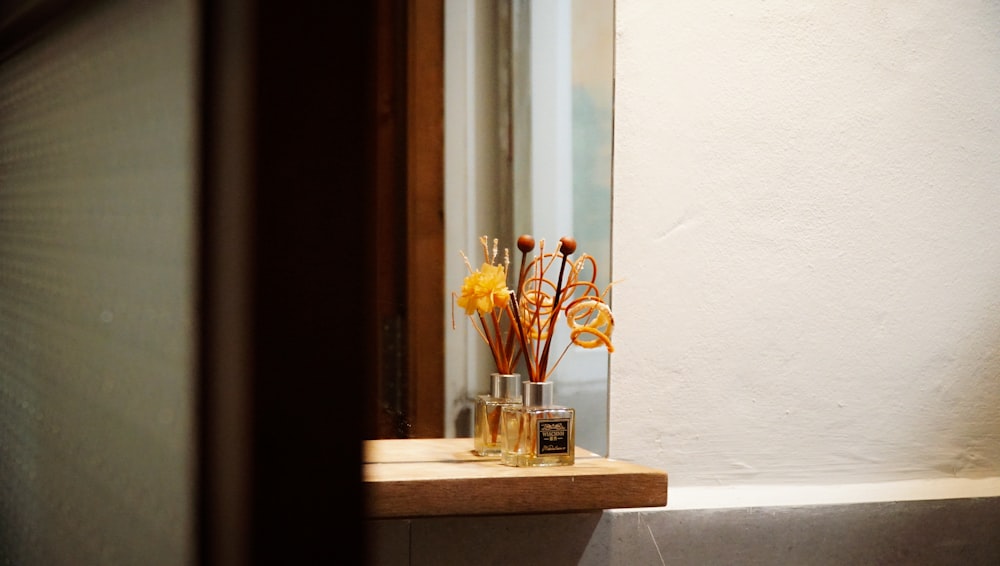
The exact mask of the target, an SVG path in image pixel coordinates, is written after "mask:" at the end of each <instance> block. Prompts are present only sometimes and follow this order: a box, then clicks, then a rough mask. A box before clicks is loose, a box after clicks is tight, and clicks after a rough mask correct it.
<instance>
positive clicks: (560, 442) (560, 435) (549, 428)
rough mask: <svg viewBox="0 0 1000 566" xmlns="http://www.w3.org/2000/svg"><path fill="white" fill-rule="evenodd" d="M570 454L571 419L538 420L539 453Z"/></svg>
mask: <svg viewBox="0 0 1000 566" xmlns="http://www.w3.org/2000/svg"><path fill="white" fill-rule="evenodd" d="M543 454H569V419H539V420H538V455H539V456H541V455H543Z"/></svg>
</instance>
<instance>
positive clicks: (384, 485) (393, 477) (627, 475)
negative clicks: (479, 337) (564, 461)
mask: <svg viewBox="0 0 1000 566" xmlns="http://www.w3.org/2000/svg"><path fill="white" fill-rule="evenodd" d="M364 449H365V453H364V472H363V473H364V483H365V489H366V495H365V497H366V503H367V515H368V517H369V518H392V517H433V516H446V515H503V514H512V513H557V512H574V511H591V510H601V509H620V508H633V507H663V506H665V505H666V504H667V474H666V472H663V471H660V470H655V469H652V468H647V467H645V466H640V465H638V464H633V463H629V462H621V461H617V460H609V459H607V458H603V457H601V456H599V455H597V454H594V453H593V452H589V451H587V450H583V449H581V448H577V450H576V463H575V464H574V465H572V466H555V467H547V468H514V467H510V466H504V465H502V464H500V461H499V460H498V459H497V458H482V457H479V456H477V455H476V454H475V453H474V452H473V451H472V439H471V438H421V439H400V440H368V441H365V447H364Z"/></svg>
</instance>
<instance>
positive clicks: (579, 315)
mask: <svg viewBox="0 0 1000 566" xmlns="http://www.w3.org/2000/svg"><path fill="white" fill-rule="evenodd" d="M594 313H596V314H597V316H596V317H594V318H593V319H591V317H593V316H594ZM580 321H583V322H582V323H581V322H580ZM566 323H567V324H568V325H569V327H570V329H571V330H570V335H569V337H570V340H572V341H573V343H574V344H576V345H577V346H580V347H582V348H597V347H598V346H604V347H605V348H607V349H608V352H614V351H615V348H614V346H613V345H612V344H611V331H612V330H614V327H615V319H614V316H612V314H611V308H609V307H608V305H607V304H606V303H604V302H603V301H600V300H597V299H583V300H580V301H578V302H576V303H575V304H572V305H570V306H568V307H567V308H566ZM585 334H586V335H591V336H594V339H593V340H582V339H581V338H580V336H581V335H585Z"/></svg>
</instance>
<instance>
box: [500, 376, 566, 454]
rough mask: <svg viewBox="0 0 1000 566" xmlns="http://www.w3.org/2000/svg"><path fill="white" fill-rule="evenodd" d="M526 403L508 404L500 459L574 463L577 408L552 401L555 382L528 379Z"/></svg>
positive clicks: (504, 417)
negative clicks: (553, 383)
mask: <svg viewBox="0 0 1000 566" xmlns="http://www.w3.org/2000/svg"><path fill="white" fill-rule="evenodd" d="M523 394H524V403H523V404H522V405H519V406H509V407H504V409H503V411H502V416H501V420H502V426H503V431H502V432H501V434H500V441H501V453H500V462H501V463H502V464H505V465H507V466H519V467H534V466H571V465H573V462H574V455H575V451H576V411H575V410H574V409H572V408H569V407H563V406H561V405H555V404H553V402H552V382H548V381H540V382H535V381H525V382H524V390H523Z"/></svg>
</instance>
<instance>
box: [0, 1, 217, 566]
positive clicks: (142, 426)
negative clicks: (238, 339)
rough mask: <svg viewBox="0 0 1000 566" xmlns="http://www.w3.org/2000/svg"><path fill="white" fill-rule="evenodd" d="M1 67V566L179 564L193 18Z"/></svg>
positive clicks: (110, 6)
mask: <svg viewBox="0 0 1000 566" xmlns="http://www.w3.org/2000/svg"><path fill="white" fill-rule="evenodd" d="M93 4H94V5H95V6H94V7H93V8H92V9H89V10H87V11H85V12H84V13H81V14H79V15H78V17H74V18H73V19H72V20H71V21H66V22H63V23H61V24H60V25H59V27H57V28H52V29H51V30H49V31H50V33H49V35H48V36H47V37H46V38H45V39H43V40H41V41H40V42H37V43H35V44H33V45H32V46H30V47H29V48H28V49H26V50H23V51H21V52H19V53H17V54H15V55H14V56H13V57H12V58H9V59H6V60H4V61H2V62H0V562H2V563H4V564H24V565H33V564H46V565H56V564H180V563H185V562H187V561H188V560H189V559H190V558H191V557H192V556H193V554H192V553H193V538H192V536H193V529H194V522H193V519H194V510H193V505H194V503H193V486H194V484H193V465H194V460H193V450H194V443H193V438H192V436H193V426H194V425H193V422H192V419H193V415H192V412H193V387H194V381H193V368H194V365H193V364H194V353H193V339H194V335H195V333H194V328H193V309H194V306H193V304H194V303H193V287H192V286H193V283H194V252H193V242H194V208H193V207H194V195H195V192H194V183H195V177H194V175H195V173H196V169H195V149H194V132H195V129H194V128H195V109H194V96H195V84H194V77H195V65H194V61H195V60H194V54H195V50H196V48H197V46H196V43H195V37H196V36H195V19H194V10H193V7H192V6H191V5H189V4H190V3H189V2H186V1H184V0H177V1H169V2H153V3H149V2H103V3H93Z"/></svg>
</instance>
